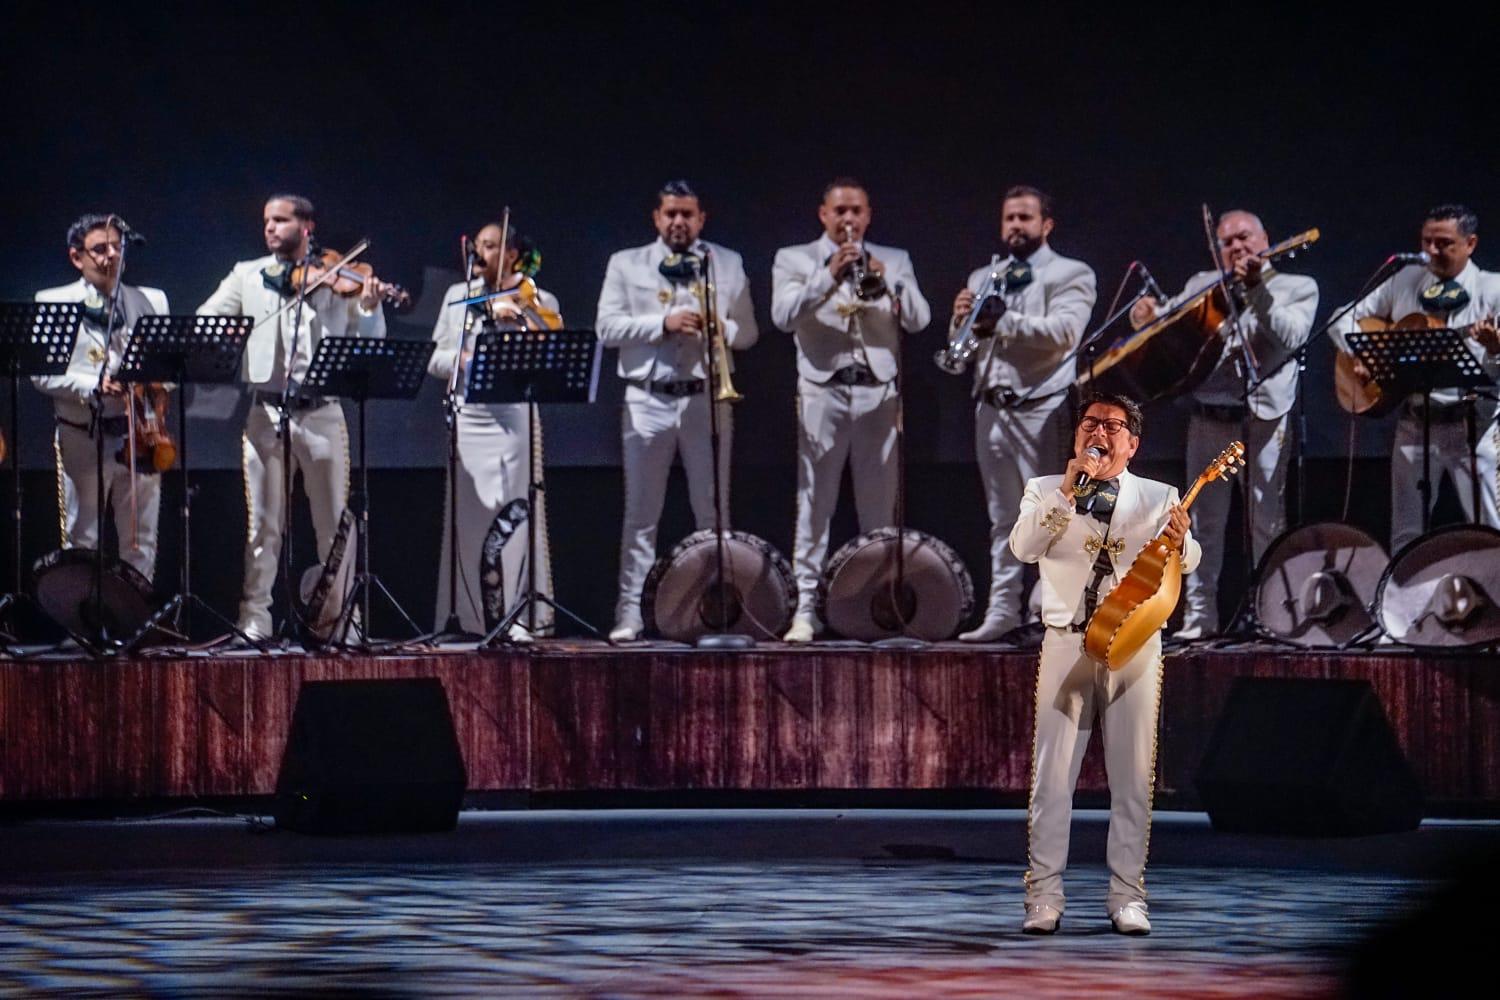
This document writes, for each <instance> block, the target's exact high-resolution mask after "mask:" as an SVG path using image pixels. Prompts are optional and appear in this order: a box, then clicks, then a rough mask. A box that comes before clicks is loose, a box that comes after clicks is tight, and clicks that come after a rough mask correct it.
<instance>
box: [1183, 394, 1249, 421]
mask: <svg viewBox="0 0 1500 1000" xmlns="http://www.w3.org/2000/svg"><path fill="white" fill-rule="evenodd" d="M1193 413H1195V414H1197V415H1198V416H1200V417H1207V418H1208V419H1209V420H1217V421H1219V422H1220V423H1223V424H1237V423H1239V422H1240V421H1242V420H1244V419H1245V418H1246V417H1248V416H1249V415H1250V411H1249V410H1248V409H1247V408H1245V407H1243V406H1219V405H1217V404H1215V403H1200V402H1198V401H1197V400H1194V401H1193Z"/></svg>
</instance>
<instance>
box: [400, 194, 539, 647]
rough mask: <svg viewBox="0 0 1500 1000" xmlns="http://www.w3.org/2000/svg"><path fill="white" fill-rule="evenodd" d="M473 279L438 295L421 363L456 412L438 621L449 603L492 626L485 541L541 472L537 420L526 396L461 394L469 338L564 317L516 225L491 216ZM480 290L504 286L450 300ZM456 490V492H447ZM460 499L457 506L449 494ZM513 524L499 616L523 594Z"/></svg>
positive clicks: (479, 242) (480, 238)
mask: <svg viewBox="0 0 1500 1000" xmlns="http://www.w3.org/2000/svg"><path fill="white" fill-rule="evenodd" d="M469 266H470V268H471V277H470V279H469V280H468V281H460V282H457V283H456V284H453V285H450V286H449V287H448V290H447V292H445V293H444V294H443V300H442V301H443V306H442V311H441V312H440V313H439V314H438V320H437V325H436V326H434V327H433V330H432V339H433V340H434V341H435V342H436V344H437V346H436V348H435V349H434V350H433V352H432V360H431V361H430V362H429V363H428V365H427V371H428V373H429V374H430V375H432V376H434V377H435V378H440V379H442V380H443V381H444V382H446V383H447V384H449V385H450V386H452V387H453V393H454V398H453V405H454V406H455V407H456V409H455V411H454V420H455V421H456V424H455V430H456V433H457V446H458V455H457V461H456V462H455V463H454V466H453V476H454V479H453V481H452V482H450V483H449V484H448V489H449V490H450V496H449V498H448V500H446V501H445V502H444V504H443V520H444V524H443V536H442V537H443V545H442V557H441V560H440V563H439V566H438V586H437V595H438V601H437V619H438V624H439V625H440V626H441V624H442V623H443V621H444V620H445V618H446V616H447V615H448V612H449V608H450V607H452V608H453V610H454V612H455V613H456V614H457V615H458V620H459V623H460V625H461V626H462V628H463V629H464V631H466V632H471V633H484V632H487V631H488V623H487V622H486V619H485V614H484V604H483V599H482V594H481V586H480V582H481V581H480V576H479V574H480V561H481V557H482V554H483V550H484V544H485V539H486V537H487V536H488V534H489V532H490V529H491V526H492V525H494V524H495V519H496V516H497V515H498V514H500V512H501V511H502V510H504V509H505V508H506V506H507V505H508V504H510V503H511V501H513V500H525V499H526V497H527V489H526V486H527V481H528V476H531V477H534V478H535V479H536V481H537V483H538V484H539V485H540V483H541V480H542V468H541V462H540V455H541V433H542V429H541V422H540V421H537V422H536V425H535V426H533V423H532V411H531V407H530V406H528V405H527V404H525V403H478V402H469V401H467V400H466V399H465V398H464V397H465V393H466V390H467V388H468V375H469V366H470V363H471V362H472V361H473V356H474V339H475V337H476V336H477V335H479V334H480V333H484V332H488V331H498V330H520V329H538V328H549V327H552V328H555V327H559V326H561V325H562V318H561V316H560V315H559V313H558V303H557V297H556V296H554V295H553V294H552V293H551V292H548V291H545V290H543V289H541V288H538V287H536V285H535V283H534V282H533V280H532V279H533V277H534V276H535V274H536V272H537V271H538V269H539V268H540V266H541V253H540V251H538V250H537V249H536V247H535V245H534V244H533V243H532V242H531V240H529V239H528V238H526V237H524V236H521V235H519V234H518V233H517V232H516V230H515V229H514V228H513V227H512V228H510V229H509V230H508V231H507V230H505V229H502V225H501V223H497V222H492V223H490V224H488V225H486V226H485V227H484V228H482V229H481V230H479V233H478V235H476V236H475V237H474V241H473V244H472V257H471V258H470V265H469ZM486 292H490V293H493V292H502V293H507V292H508V293H510V294H501V295H498V296H496V297H494V298H491V299H488V300H487V301H484V302H480V303H476V304H473V305H468V306H464V305H456V304H455V303H459V302H461V301H462V300H464V299H468V298H473V297H475V296H477V295H480V294H483V293H486ZM533 437H534V438H535V452H536V454H537V456H538V461H537V467H536V468H535V469H530V468H529V466H530V464H531V455H532V439H533ZM453 491H456V493H457V496H456V498H455V497H453V496H452V495H451V494H452V492H453ZM544 498H545V494H544V493H542V492H540V491H539V492H538V493H537V507H538V512H537V518H538V521H537V529H536V537H537V540H538V543H539V545H538V548H539V550H540V551H539V552H538V553H537V560H538V562H537V567H536V582H537V590H538V591H540V592H542V593H551V590H552V567H551V562H550V560H549V559H548V552H547V544H546V542H547V529H546V524H547V522H546V504H545V499H544ZM454 500H456V504H453V503H452V502H451V501H454ZM455 506H456V513H457V517H456V523H457V526H458V532H457V533H458V572H457V574H456V576H457V583H458V599H457V601H456V602H454V601H452V599H451V598H450V594H451V593H452V591H451V590H450V588H449V580H450V576H452V575H454V574H452V573H451V571H450V567H449V561H450V559H451V557H452V552H451V546H450V545H449V544H448V540H449V532H450V530H451V525H450V524H449V522H448V518H449V512H450V510H451V509H453V508H454V507H455ZM507 523H508V524H509V526H510V527H511V528H512V529H513V530H512V533H511V534H510V537H509V538H508V539H507V540H506V541H505V543H504V546H503V547H502V548H501V550H500V564H501V579H500V581H499V585H500V592H501V596H502V601H503V605H504V606H503V607H502V608H500V609H499V611H500V615H501V616H502V617H503V616H504V615H505V614H508V613H509V612H510V611H511V609H512V608H514V606H515V605H516V604H517V603H518V602H519V601H520V600H521V599H522V598H523V597H524V596H525V593H526V583H527V577H528V570H527V566H526V562H527V558H528V556H529V552H528V545H529V538H530V533H529V532H528V531H527V530H526V526H525V524H524V522H523V521H522V520H521V519H520V518H516V519H514V520H508V521H507ZM536 614H537V619H536V622H537V624H538V626H539V627H541V626H543V625H545V624H547V623H548V622H550V616H551V609H550V608H548V607H547V606H546V605H545V604H542V605H540V606H538V607H537V609H536ZM509 638H510V639H511V640H512V641H514V642H529V641H530V640H531V638H532V635H531V633H530V631H529V630H528V629H527V628H526V626H525V625H523V624H521V623H520V622H517V623H516V624H514V625H512V626H511V628H510V632H509Z"/></svg>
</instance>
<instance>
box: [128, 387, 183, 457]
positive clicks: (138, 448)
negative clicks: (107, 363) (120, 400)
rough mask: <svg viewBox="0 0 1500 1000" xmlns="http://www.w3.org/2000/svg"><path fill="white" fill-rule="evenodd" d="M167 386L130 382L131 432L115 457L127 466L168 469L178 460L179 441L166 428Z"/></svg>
mask: <svg viewBox="0 0 1500 1000" xmlns="http://www.w3.org/2000/svg"><path fill="white" fill-rule="evenodd" d="M167 392H168V390H167V387H166V386H165V385H163V384H162V383H160V382H151V383H142V382H136V383H133V384H132V385H131V386H130V393H129V407H130V408H129V410H128V413H127V415H128V416H129V417H130V421H129V422H130V433H129V434H127V435H126V437H125V440H124V441H123V442H122V443H121V444H120V451H119V453H118V454H117V455H116V456H115V460H116V461H118V462H119V463H120V464H121V465H124V466H126V467H128V468H132V469H134V468H137V467H145V468H146V469H147V470H148V471H151V472H166V471H167V470H168V469H170V468H172V466H174V465H176V464H177V442H175V441H173V440H172V435H171V433H170V432H169V431H168V430H167Z"/></svg>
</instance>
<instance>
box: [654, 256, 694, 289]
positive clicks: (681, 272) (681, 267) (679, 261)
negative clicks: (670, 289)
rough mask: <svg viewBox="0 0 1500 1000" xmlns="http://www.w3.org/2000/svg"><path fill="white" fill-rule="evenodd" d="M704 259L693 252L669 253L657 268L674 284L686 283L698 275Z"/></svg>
mask: <svg viewBox="0 0 1500 1000" xmlns="http://www.w3.org/2000/svg"><path fill="white" fill-rule="evenodd" d="M702 266H703V259H702V258H701V257H699V256H698V255H697V254H695V253H692V252H690V251H689V252H685V253H673V254H668V255H667V256H666V257H665V258H664V259H663V260H662V262H661V263H660V264H658V265H656V269H657V270H658V271H660V272H661V276H662V277H663V278H666V279H667V280H668V281H670V282H672V284H674V285H685V284H687V283H688V282H689V281H694V280H696V279H697V277H698V272H699V271H700V270H701V268H702Z"/></svg>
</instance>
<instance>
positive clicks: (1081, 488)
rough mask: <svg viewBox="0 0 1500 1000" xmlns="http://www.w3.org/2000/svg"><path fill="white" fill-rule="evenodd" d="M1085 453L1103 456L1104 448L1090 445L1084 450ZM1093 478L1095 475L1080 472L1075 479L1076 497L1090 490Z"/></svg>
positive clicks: (1094, 456) (1074, 492) (1097, 456)
mask: <svg viewBox="0 0 1500 1000" xmlns="http://www.w3.org/2000/svg"><path fill="white" fill-rule="evenodd" d="M1083 453H1084V454H1085V455H1088V456H1089V457H1090V458H1103V457H1104V449H1103V448H1098V447H1095V446H1093V445H1090V446H1089V447H1087V448H1085V449H1084V450H1083ZM1092 480H1093V477H1092V476H1090V475H1089V474H1088V473H1087V472H1080V473H1079V474H1078V478H1077V479H1075V480H1073V495H1074V496H1075V497H1078V496H1083V494H1084V493H1086V492H1088V488H1089V483H1090V482H1091V481H1092Z"/></svg>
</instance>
